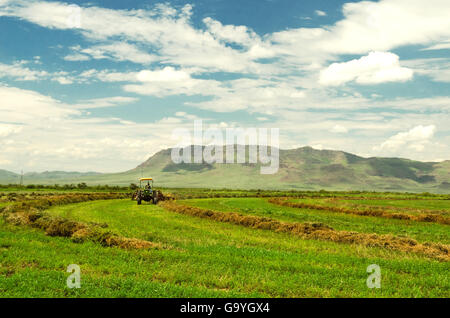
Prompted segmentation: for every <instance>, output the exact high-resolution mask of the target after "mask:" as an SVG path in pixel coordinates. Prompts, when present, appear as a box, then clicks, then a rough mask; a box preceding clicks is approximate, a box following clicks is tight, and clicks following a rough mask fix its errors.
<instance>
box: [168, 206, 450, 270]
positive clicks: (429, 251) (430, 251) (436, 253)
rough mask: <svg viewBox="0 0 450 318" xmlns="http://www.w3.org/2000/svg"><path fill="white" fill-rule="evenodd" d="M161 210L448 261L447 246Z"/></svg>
mask: <svg viewBox="0 0 450 318" xmlns="http://www.w3.org/2000/svg"><path fill="white" fill-rule="evenodd" d="M160 204H161V206H163V207H164V208H165V209H167V210H169V211H172V212H176V213H181V214H185V215H190V216H195V217H200V218H206V219H211V220H215V221H219V222H226V223H231V224H236V225H241V226H245V227H250V228H255V229H264V230H272V231H276V232H284V233H291V234H294V235H297V236H299V237H301V238H304V239H317V240H324V241H332V242H336V243H345V244H359V245H364V246H367V247H379V248H386V249H391V250H396V251H402V252H408V253H419V254H422V255H425V256H427V257H430V258H434V259H438V260H441V261H446V262H447V261H449V260H450V254H449V250H450V246H448V245H445V244H439V243H428V242H427V243H419V242H417V241H416V240H414V239H411V238H403V237H396V236H393V235H378V234H369V233H359V232H350V231H337V230H334V229H333V228H331V227H329V226H327V225H325V224H322V223H287V222H280V221H277V220H274V219H271V218H266V217H257V216H248V215H242V214H239V213H234V212H219V211H213V210H208V209H202V208H197V207H191V206H185V205H181V204H178V203H176V201H166V202H161V203H160Z"/></svg>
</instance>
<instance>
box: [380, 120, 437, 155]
mask: <svg viewBox="0 0 450 318" xmlns="http://www.w3.org/2000/svg"><path fill="white" fill-rule="evenodd" d="M435 131H436V126H435V125H428V126H423V125H419V126H416V127H414V128H411V129H410V130H409V131H406V132H401V133H398V134H396V135H394V136H392V137H390V138H389V139H387V140H386V141H385V142H383V143H382V144H381V145H380V146H376V147H375V148H374V150H376V151H382V150H390V151H395V150H398V149H400V147H406V148H409V149H412V150H415V151H422V150H424V148H425V145H426V144H427V143H428V142H429V140H430V139H431V138H433V136H434V133H435Z"/></svg>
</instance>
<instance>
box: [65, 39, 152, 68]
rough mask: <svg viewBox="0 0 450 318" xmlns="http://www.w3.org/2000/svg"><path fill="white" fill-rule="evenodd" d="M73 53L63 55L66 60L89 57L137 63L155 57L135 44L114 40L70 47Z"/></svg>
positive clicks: (144, 62)
mask: <svg viewBox="0 0 450 318" xmlns="http://www.w3.org/2000/svg"><path fill="white" fill-rule="evenodd" d="M72 51H73V52H74V53H72V54H70V55H67V56H66V57H64V59H65V60H66V61H87V60H90V59H91V58H93V59H96V60H101V59H110V60H115V61H131V62H134V63H139V64H149V63H151V62H154V61H156V60H158V59H157V57H155V56H154V55H152V54H149V53H146V52H144V51H142V50H140V49H139V48H137V47H136V46H135V45H132V44H129V43H125V42H114V43H110V44H102V45H94V46H91V47H89V48H85V49H82V48H81V47H80V46H74V47H72Z"/></svg>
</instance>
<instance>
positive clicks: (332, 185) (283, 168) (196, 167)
mask: <svg viewBox="0 0 450 318" xmlns="http://www.w3.org/2000/svg"><path fill="white" fill-rule="evenodd" d="M191 147H193V146H191ZM279 151H280V152H279V154H280V162H279V170H278V172H277V173H276V174H273V175H261V174H260V167H261V164H260V163H256V164H253V163H244V164H236V163H235V164H215V163H214V164H208V163H197V164H190V163H189V164H187V163H181V164H175V163H173V162H172V159H171V152H172V148H168V149H163V150H161V151H158V152H157V153H155V154H154V155H152V156H150V157H149V158H148V159H147V160H146V161H144V162H142V163H141V164H139V165H138V166H136V167H135V168H133V169H130V170H128V171H125V172H120V173H107V174H98V173H94V172H91V173H76V172H73V173H65V172H59V175H58V176H55V175H54V174H55V173H56V172H53V175H52V172H46V173H45V172H44V173H41V174H33V173H28V174H25V175H24V183H25V184H30V183H42V184H53V183H59V184H63V183H78V182H86V183H88V184H93V185H94V184H111V185H129V184H130V183H136V182H138V179H139V177H141V176H152V177H154V178H155V185H157V186H166V187H205V188H232V189H237V188H240V189H291V190H295V189H298V190H320V189H327V190H374V191H410V192H426V191H427V192H439V193H442V192H445V193H446V192H448V191H449V190H450V160H446V161H443V162H421V161H414V160H411V159H404V158H395V157H394V158H380V157H370V158H364V157H361V156H358V155H355V154H352V153H348V152H345V151H338V150H317V149H314V148H312V147H301V148H296V149H280V150H279ZM192 153H193V152H192ZM224 153H225V152H224ZM246 153H247V154H248V146H247V147H246ZM2 171H3V173H2ZM9 173H10V174H9V177H10V178H11V174H12V176H14V173H12V172H9ZM5 175H8V171H6V170H0V183H5V182H4V180H5V177H4V176H5ZM15 175H16V179H17V176H19V175H18V174H15ZM7 183H10V182H7Z"/></svg>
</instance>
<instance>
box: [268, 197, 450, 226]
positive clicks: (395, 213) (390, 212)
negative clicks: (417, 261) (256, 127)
mask: <svg viewBox="0 0 450 318" xmlns="http://www.w3.org/2000/svg"><path fill="white" fill-rule="evenodd" d="M289 199H290V198H271V199H269V200H268V202H269V203H272V204H276V205H279V206H285V207H290V208H298V209H312V210H323V211H331V212H337V213H344V214H354V215H359V216H374V217H381V218H386V219H397V220H408V221H416V222H428V223H430V222H431V223H439V224H446V225H450V218H449V217H445V216H443V215H441V214H439V212H437V211H426V212H425V213H423V212H424V211H423V210H417V209H411V208H409V209H401V208H392V207H371V206H367V205H357V204H354V205H352V208H347V207H339V206H329V205H319V204H311V203H304V202H290V201H288V200H289ZM402 210H403V211H410V212H418V213H419V214H416V215H413V214H407V213H402ZM399 212H400V213H399Z"/></svg>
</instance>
